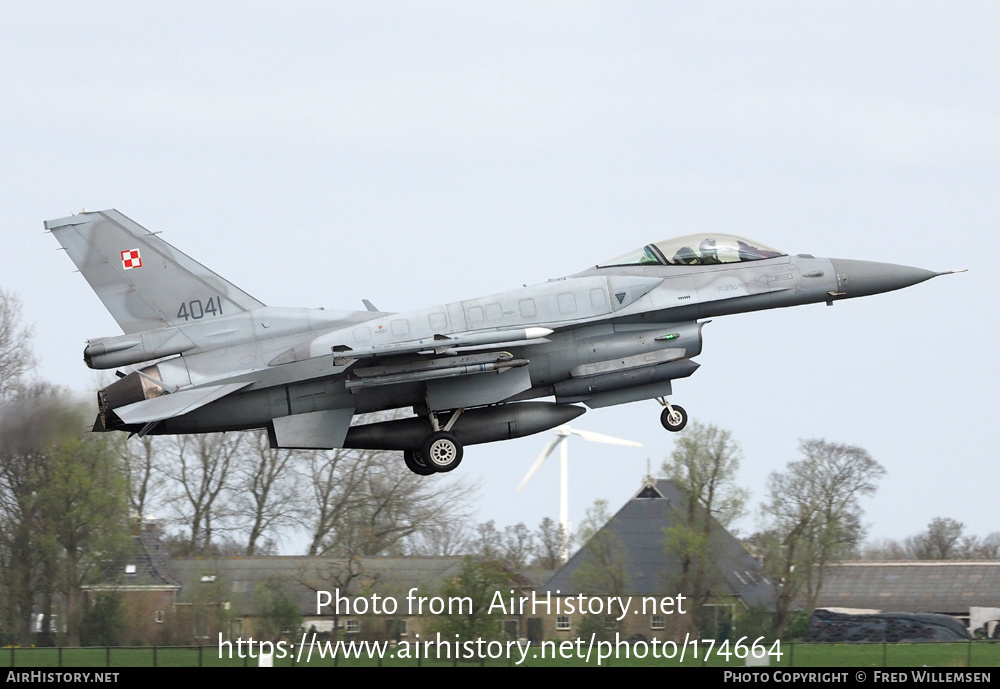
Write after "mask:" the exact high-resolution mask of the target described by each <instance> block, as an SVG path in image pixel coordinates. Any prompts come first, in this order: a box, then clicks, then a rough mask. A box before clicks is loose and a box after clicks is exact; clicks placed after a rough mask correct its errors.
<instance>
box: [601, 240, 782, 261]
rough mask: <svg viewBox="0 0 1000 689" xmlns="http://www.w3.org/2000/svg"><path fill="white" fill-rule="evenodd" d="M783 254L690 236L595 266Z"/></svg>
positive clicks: (753, 244) (755, 245)
mask: <svg viewBox="0 0 1000 689" xmlns="http://www.w3.org/2000/svg"><path fill="white" fill-rule="evenodd" d="M784 255H785V254H784V253H782V252H780V251H776V250H774V249H772V248H770V247H767V246H764V245H763V244H760V243H759V242H754V241H751V240H749V239H744V238H743V237H736V236H734V235H731V234H689V235H687V236H685V237H677V238H675V239H666V240H664V241H662V242H656V243H655V244H647V245H646V246H644V247H642V248H641V249H636V250H635V251H630V252H628V253H627V254H625V255H623V256H619V257H618V258H614V259H612V260H610V261H605V262H604V263H599V264H598V266H597V267H598V268H606V267H610V266H645V265H658V266H693V265H711V264H717V263H739V262H741V261H762V260H764V259H765V258H777V257H778V256H784Z"/></svg>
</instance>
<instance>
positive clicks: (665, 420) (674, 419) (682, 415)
mask: <svg viewBox="0 0 1000 689" xmlns="http://www.w3.org/2000/svg"><path fill="white" fill-rule="evenodd" d="M671 407H672V408H673V410H674V412H673V413H672V414H671V413H670V409H671ZM687 422H688V414H687V412H686V411H684V407H680V406H678V405H676V404H672V405H670V407H664V408H663V411H662V412H660V423H661V424H663V427H664V428H666V429H667V430H668V431H671V432H673V433H676V432H677V431H679V430H681V429H683V428H684V427H685V426H687Z"/></svg>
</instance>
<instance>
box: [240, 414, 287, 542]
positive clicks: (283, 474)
mask: <svg viewBox="0 0 1000 689" xmlns="http://www.w3.org/2000/svg"><path fill="white" fill-rule="evenodd" d="M246 435H247V437H246V438H245V439H244V440H245V442H244V443H243V445H242V448H243V451H242V452H241V453H240V457H239V462H238V463H237V466H236V468H235V471H234V480H233V484H234V489H235V490H234V495H233V516H234V518H235V520H236V524H237V526H238V528H239V529H240V530H241V531H242V530H244V529H247V530H248V532H247V546H246V551H245V553H246V555H248V556H252V555H255V554H256V553H257V548H258V543H259V541H260V540H261V539H262V538H264V537H265V536H266V535H268V534H270V535H275V534H277V532H279V531H280V530H282V529H284V528H288V527H291V526H294V525H295V524H296V522H297V521H298V519H299V515H300V513H301V511H302V500H301V499H300V495H301V480H300V476H299V471H298V467H297V464H298V462H297V454H299V453H295V452H293V451H292V450H282V449H274V448H272V447H271V446H270V443H269V442H268V438H267V433H265V432H263V431H258V432H254V433H248V434H246Z"/></svg>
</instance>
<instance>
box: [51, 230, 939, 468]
mask: <svg viewBox="0 0 1000 689" xmlns="http://www.w3.org/2000/svg"><path fill="white" fill-rule="evenodd" d="M45 227H46V228H47V229H48V230H49V231H51V232H52V234H53V235H55V237H56V239H57V240H59V242H60V243H61V244H62V246H63V247H64V248H65V249H66V251H67V253H68V254H69V256H70V258H71V259H72V260H73V262H74V263H75V264H76V266H77V268H79V270H80V272H82V273H83V276H84V278H86V280H87V282H89V283H90V286H91V287H92V288H93V289H94V291H95V292H97V296H98V297H100V299H101V301H103V302H104V306H105V307H107V309H108V310H109V311H110V312H111V315H112V316H114V318H115V320H116V321H117V322H118V324H119V325H120V326H121V328H122V330H123V331H124V332H125V334H124V335H120V336H117V337H103V338H100V339H96V340H90V341H89V342H88V343H87V345H86V348H85V349H84V352H83V358H84V361H86V363H87V365H88V366H90V367H91V368H99V369H109V368H118V367H123V368H124V367H131V370H129V371H128V372H122V371H118V372H117V375H118V377H119V380H117V381H115V382H114V383H112V384H111V385H109V386H108V387H106V388H104V389H103V390H100V391H99V392H98V393H97V398H98V408H99V414H98V417H97V421H96V422H95V425H94V430H95V431H110V430H120V431H127V432H130V433H136V434H139V435H140V436H142V435H146V434H150V433H152V434H175V433H207V432H215V431H231V430H242V429H254V428H264V429H267V432H268V435H269V437H270V440H271V445H272V446H273V447H281V448H308V449H323V448H336V447H348V448H368V449H384V450H402V451H403V456H404V460H405V462H406V466H407V467H408V468H409V469H410V470H411V471H414V472H416V473H418V474H424V475H427V474H432V473H435V472H445V471H451V470H452V469H454V468H455V467H457V466H458V465H459V463H460V462H461V461H462V453H463V447H464V446H465V445H474V444H477V443H488V442H493V441H496V440H506V439H509V438H517V437H520V436H524V435H529V434H532V433H538V432H540V431H544V430H548V429H550V428H553V427H556V426H559V425H561V424H564V423H567V422H568V421H570V420H572V419H574V418H575V417H577V416H579V415H580V414H583V413H584V411H585V410H584V408H583V407H582V406H579V405H580V404H583V405H586V406H587V407H590V408H597V407H607V406H611V405H616V404H625V403H627V402H636V401H639V400H656V401H658V402H659V403H660V404H661V405H662V406H663V409H662V413H661V415H660V422H661V423H662V424H663V427H664V428H666V429H667V430H669V431H679V430H681V429H682V428H684V425H685V424H686V423H687V413H686V412H685V411H684V409H683V408H681V407H680V406H678V405H676V404H671V403H670V402H667V401H666V398H667V396H668V395H670V394H671V393H672V384H673V381H674V380H677V379H678V378H686V377H687V376H690V375H691V374H692V373H694V372H695V370H696V369H697V368H698V364H697V363H696V362H695V361H694V357H696V356H698V354H700V353H701V347H702V327H703V326H704V324H705V321H704V320H703V319H706V318H711V317H715V316H721V315H725V314H730V313H742V312H745V311H757V310H761V309H774V308H778V307H783V306H795V305H797V304H809V303H814V302H826V303H828V304H831V303H833V302H834V301H836V300H839V299H849V298H851V297H860V296H865V295H869V294H877V293H879V292H887V291H890V290H895V289H900V288H902V287H907V286H909V285H913V284H916V283H918V282H923V281H924V280H928V279H930V278H932V277H935V276H937V275H942V274H944V273H935V272H931V271H928V270H921V269H919V268H910V267H907V266H900V265H893V264H889V263H871V262H867V261H854V260H842V259H829V258H814V257H813V256H810V255H807V254H799V255H796V256H790V255H788V254H785V253H783V252H781V251H778V250H776V249H772V248H769V247H766V246H764V245H762V244H760V243H758V242H754V241H751V240H749V239H744V238H741V237H735V236H731V235H722V234H698V235H690V236H686V237H680V238H678V239H671V240H667V241H662V242H656V243H654V244H647V245H646V246H644V247H642V248H640V249H637V250H635V251H631V252H629V253H627V254H624V255H622V256H618V257H616V258H613V259H611V260H608V261H605V262H603V263H599V264H597V265H596V266H593V267H591V268H588V269H587V270H584V271H582V272H579V273H576V274H573V275H570V276H567V277H564V278H559V279H557V280H550V281H548V282H544V283H541V284H538V285H533V286H530V287H523V288H520V289H515V290H511V291H509V292H501V293H500V294H493V295H490V296H487V297H479V298H477V299H468V300H465V301H456V302H452V303H450V304H443V305H441V306H434V307H432V308H429V309H423V310H420V311H410V312H407V313H385V312H380V311H378V310H376V309H375V308H374V307H373V306H372V305H371V304H370V303H368V302H365V306H366V307H367V310H366V311H328V310H324V309H305V308H277V307H272V306H265V305H264V304H263V303H261V302H259V301H257V300H256V299H254V298H253V297H251V296H250V295H249V294H247V293H246V292H244V291H243V290H241V289H239V288H238V287H236V286H235V285H233V284H231V283H230V282H228V281H227V280H225V279H223V278H222V277H220V276H218V275H216V274H215V273H213V272H212V271H210V270H209V269H208V268H206V267H205V266H203V265H201V264H200V263H198V262H197V261H195V260H193V259H191V258H190V257H188V256H187V255H185V254H183V253H181V252H180V251H177V250H176V249H175V248H174V247H172V246H170V245H169V244H167V243H166V242H164V241H163V240H162V239H160V238H159V237H158V236H156V235H155V234H153V233H150V232H149V231H147V230H146V229H145V228H143V227H141V226H140V225H138V224H136V223H135V222H133V221H132V220H130V219H129V218H127V217H125V216H124V215H122V214H121V213H119V212H117V211H114V210H107V211H100V212H94V213H90V212H84V213H81V214H79V215H74V216H71V217H68V218H62V219H59V220H50V221H48V222H46V223H45ZM539 398H554V401H529V400H538V399H539ZM399 408H412V410H413V416H411V417H409V418H402V419H396V420H392V421H382V422H379V423H368V424H361V425H351V421H352V419H354V417H355V415H357V414H363V413H367V412H378V411H383V410H388V409H399Z"/></svg>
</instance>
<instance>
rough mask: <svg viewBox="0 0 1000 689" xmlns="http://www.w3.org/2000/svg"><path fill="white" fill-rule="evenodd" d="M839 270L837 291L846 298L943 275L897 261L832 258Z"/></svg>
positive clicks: (888, 289)
mask: <svg viewBox="0 0 1000 689" xmlns="http://www.w3.org/2000/svg"><path fill="white" fill-rule="evenodd" d="M830 262H831V263H833V269H834V271H835V272H836V273H837V290H838V291H839V292H841V293H843V296H846V297H863V296H866V295H868V294H878V293H879V292H891V291H892V290H894V289H902V288H904V287H909V286H910V285H915V284H917V283H918V282H923V281H924V280H930V279H931V278H932V277H936V276H937V275H940V273H935V272H934V271H932V270H924V269H923V268H912V267H910V266H900V265H896V264H895V263H875V262H874V261H853V260H850V259H843V258H831V259H830Z"/></svg>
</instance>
